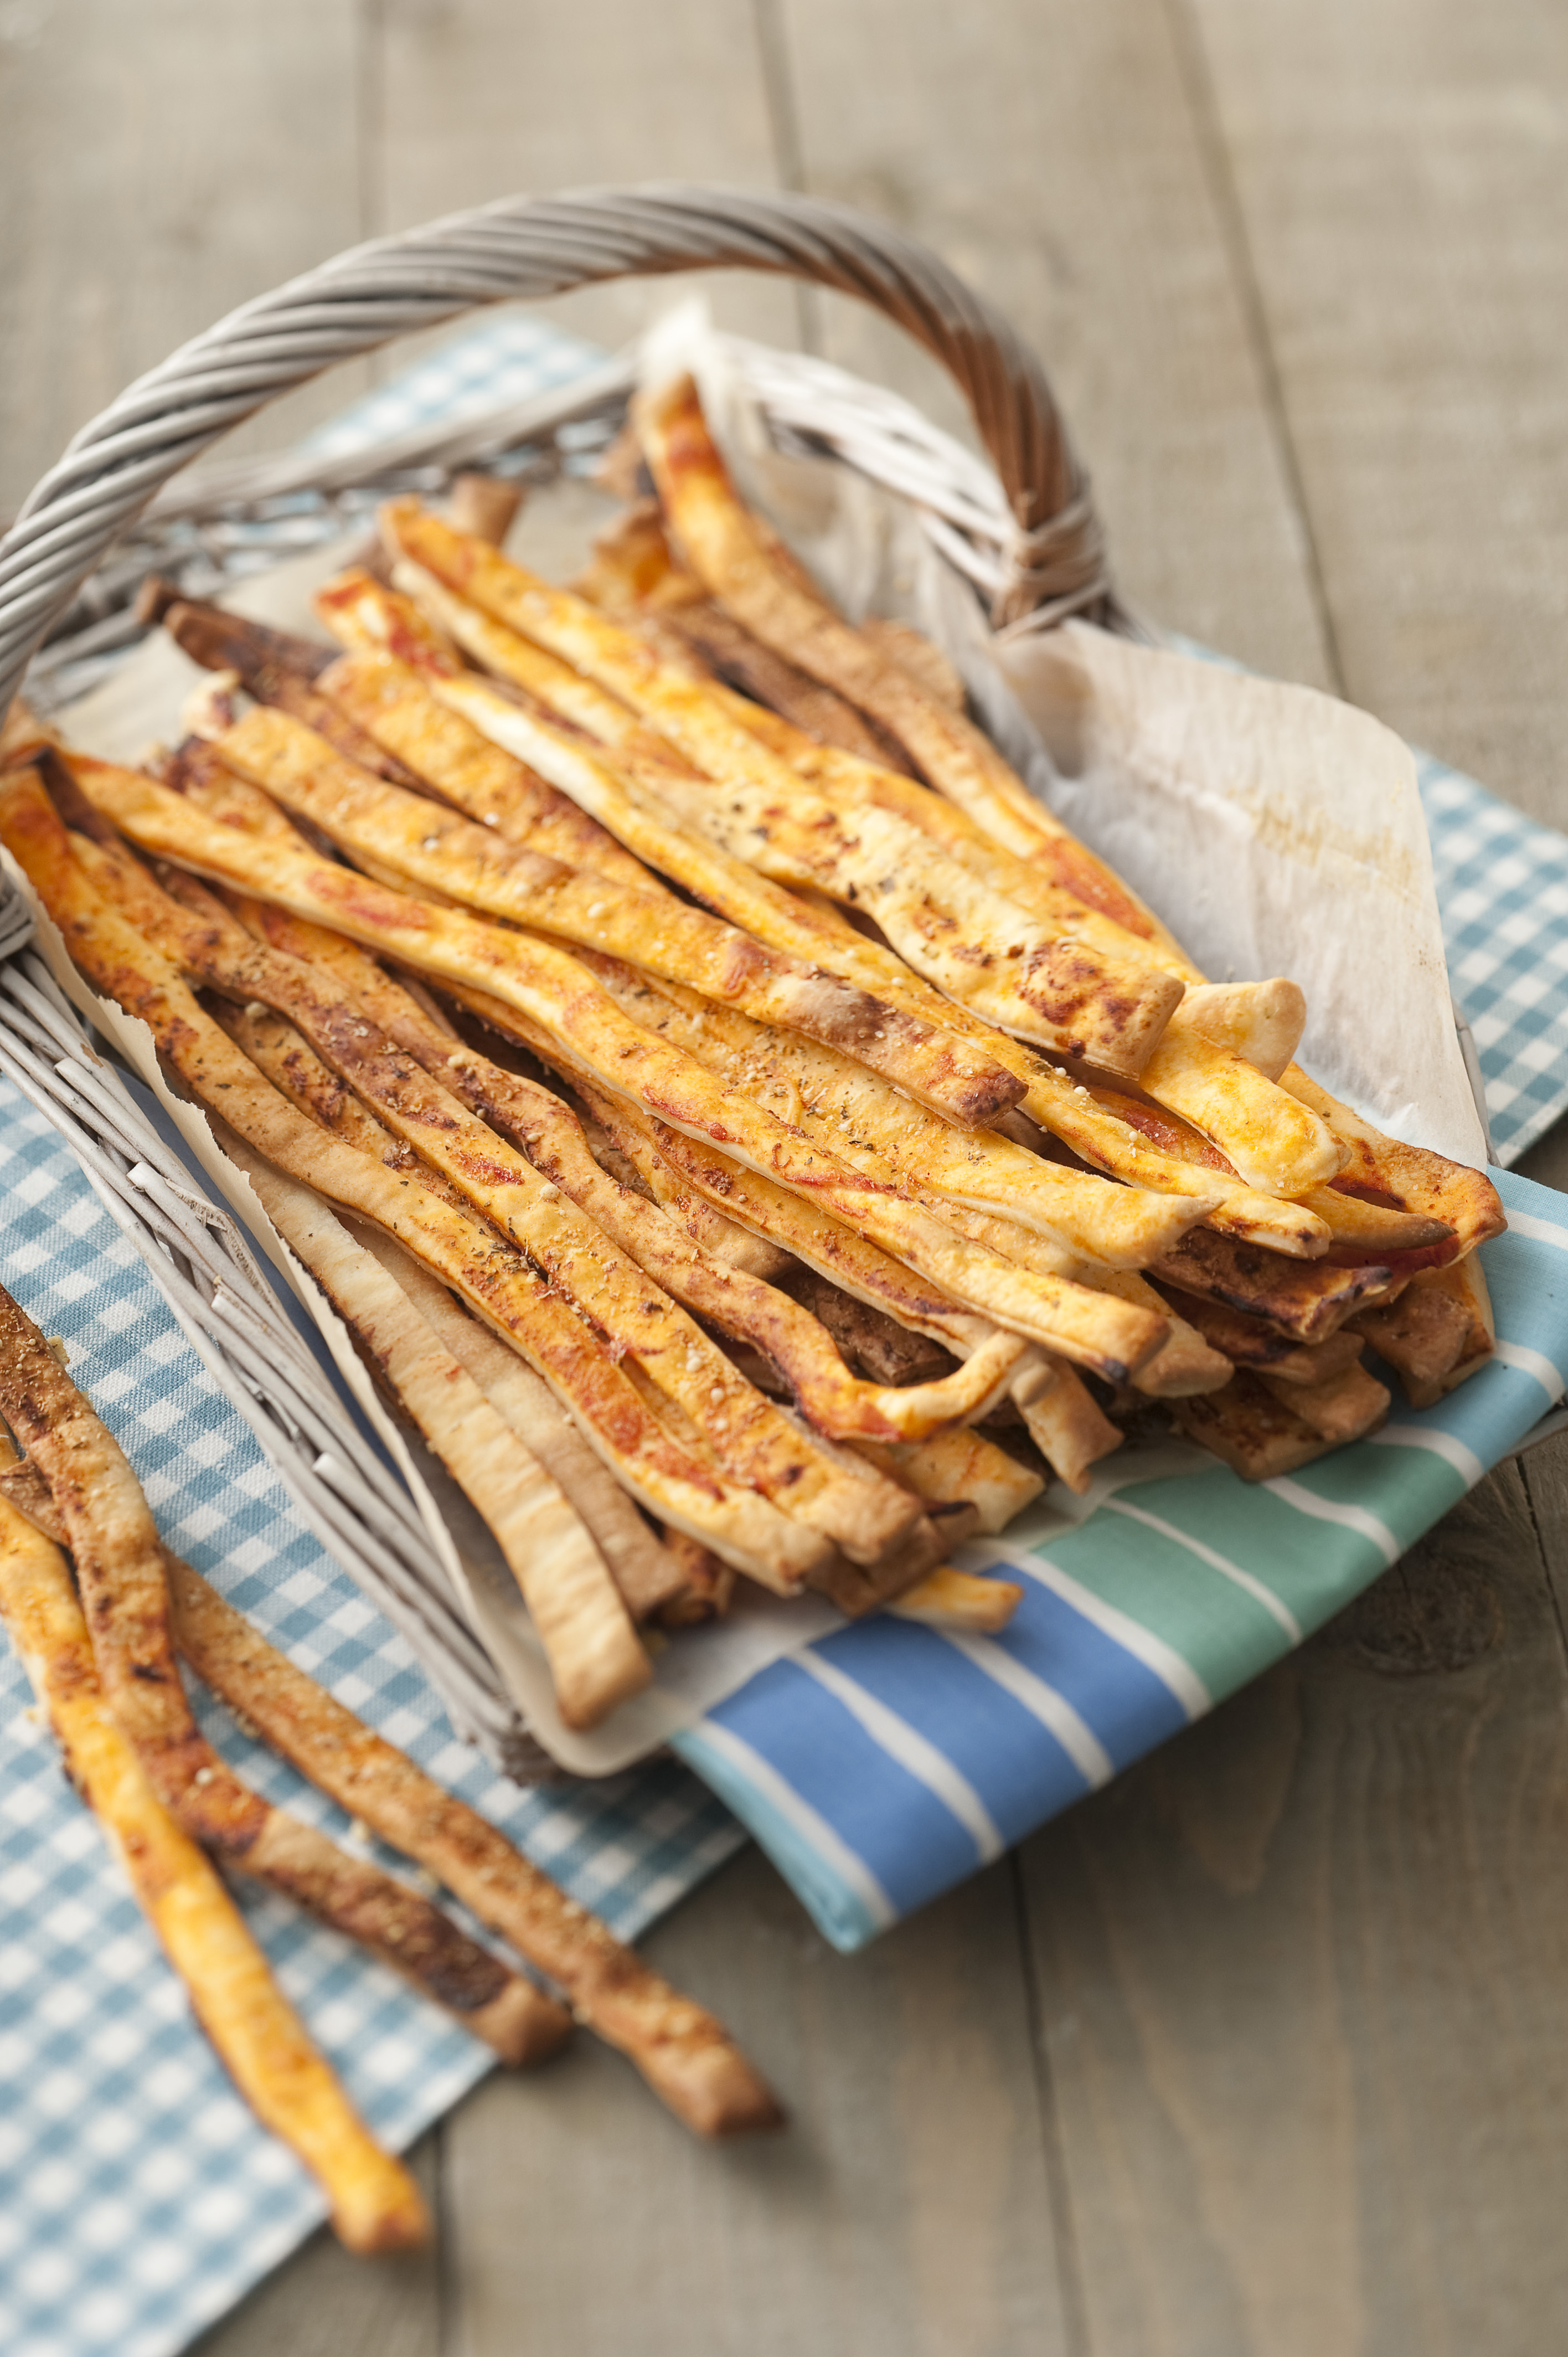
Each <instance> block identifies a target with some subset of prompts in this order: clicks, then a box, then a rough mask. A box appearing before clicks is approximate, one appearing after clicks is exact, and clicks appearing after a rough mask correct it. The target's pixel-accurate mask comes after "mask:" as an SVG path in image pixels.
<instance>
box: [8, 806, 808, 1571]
mask: <svg viewBox="0 0 1568 2357" xmlns="http://www.w3.org/2000/svg"><path fill="white" fill-rule="evenodd" d="M0 839H3V840H4V841H5V844H6V845H7V847H8V848H9V849H10V850H11V851H12V853H13V855H14V856H16V858H17V860H18V862H19V863H20V864H21V866H23V867H24V869H25V870H26V871H27V875H28V877H29V879H30V880H31V882H32V883H33V885H34V888H35V889H37V890H38V893H39V895H40V897H41V898H42V899H43V900H44V903H45V905H46V906H47V907H48V909H49V912H50V914H51V916H52V917H53V918H54V920H55V922H56V923H57V925H58V926H59V929H60V931H61V933H62V935H63V937H64V939H65V941H66V943H67V945H68V948H69V949H70V954H71V955H72V956H73V957H74V958H75V959H76V961H77V963H79V964H80V965H81V967H82V969H83V971H84V972H85V973H86V974H88V976H89V979H90V980H91V981H92V983H93V984H94V985H95V986H96V987H97V988H98V989H100V990H101V991H103V992H104V993H105V994H106V995H107V996H110V997H112V998H114V999H116V1000H117V1002H118V1003H119V1004H120V1005H121V1006H123V1007H124V1008H125V1010H126V1011H127V1012H128V1013H131V1014H134V1015H136V1016H139V1017H141V1018H142V1019H143V1020H144V1021H145V1022H146V1023H147V1025H148V1028H149V1029H150V1030H151V1032H152V1034H153V1038H154V1039H155V1041H156V1045H157V1047H158V1049H159V1051H160V1053H161V1054H162V1055H163V1056H165V1057H166V1060H168V1062H169V1063H170V1064H171V1065H172V1067H173V1068H174V1070H175V1071H176V1072H177V1074H178V1076H179V1078H180V1080H181V1082H182V1083H183V1084H184V1085H185V1086H186V1087H187V1088H188V1090H189V1091H190V1092H191V1093H192V1094H194V1095H195V1096H197V1097H198V1098H199V1099H201V1100H202V1101H203V1102H204V1103H207V1104H209V1106H211V1107H212V1109H213V1110H215V1111H217V1112H219V1113H220V1114H221V1115H222V1116H223V1118H224V1119H225V1120H226V1121H227V1122H228V1124H229V1125H230V1127H231V1128H232V1129H234V1130H236V1131H238V1132H239V1133H240V1134H241V1135H242V1136H244V1137H246V1138H247V1139H248V1140H249V1142H250V1143H251V1144H252V1146H255V1147H256V1149H257V1150H258V1151H259V1152H261V1153H263V1154H264V1155H265V1157H266V1158H267V1159H268V1160H269V1161H272V1162H274V1163H276V1164H277V1165H278V1166H279V1168H283V1169H285V1170H286V1171H287V1172H288V1173H289V1175H290V1176H291V1177H295V1178H298V1179H304V1180H305V1181H306V1184H308V1185H311V1186H314V1187H316V1188H317V1189H318V1191H319V1192H321V1193H323V1194H325V1195H326V1196H327V1197H328V1200H332V1201H335V1202H338V1203H340V1204H341V1205H342V1206H343V1207H344V1208H345V1209H347V1210H350V1211H357V1212H360V1213H361V1214H362V1215H363V1216H364V1217H366V1218H368V1219H370V1220H371V1221H373V1222H374V1223H375V1224H376V1225H377V1226H379V1227H381V1228H382V1229H383V1230H384V1231H386V1232H388V1233H389V1234H391V1235H392V1236H393V1237H394V1238H396V1239H397V1240H398V1241H399V1242H401V1243H404V1244H405V1245H407V1246H408V1248H409V1249H410V1250H412V1251H413V1253H414V1254H415V1255H416V1256H417V1257H419V1258H422V1259H424V1261H425V1262H426V1264H427V1265H431V1266H432V1267H434V1268H435V1269H436V1270H437V1272H438V1273H439V1274H440V1275H441V1276H442V1277H443V1278H444V1280H445V1281H446V1283H447V1284H449V1285H451V1286H453V1287H454V1289H455V1290H456V1291H457V1292H458V1293H459V1294H460V1295H461V1296H462V1297H463V1298H464V1300H465V1301H467V1304H468V1306H469V1307H470V1308H473V1309H475V1310H476V1311H477V1312H478V1315H479V1316H481V1317H483V1318H487V1319H488V1320H489V1322H490V1323H491V1324H492V1325H494V1326H496V1327H497V1328H498V1329H499V1331H500V1332H502V1333H503V1334H506V1335H508V1336H510V1337H511V1338H512V1339H513V1340H515V1342H516V1344H517V1346H518V1347H519V1348H520V1349H521V1350H522V1351H523V1352H524V1355H525V1356H527V1357H528V1358H529V1359H530V1360H531V1361H532V1363H533V1364H534V1365H535V1366H536V1367H537V1368H538V1371H539V1372H541V1373H542V1374H543V1375H544V1376H545V1377H546V1379H547V1380H548V1381H549V1382H550V1383H551V1384H552V1386H553V1389H554V1390H555V1391H556V1393H557V1395H558V1396H560V1397H561V1398H562V1400H563V1402H564V1404H565V1405H568V1406H569V1407H570V1409H571V1411H572V1413H573V1414H574V1415H575V1417H576V1419H577V1422H578V1425H579V1428H580V1429H581V1430H582V1431H583V1433H584V1435H585V1437H586V1438H587V1439H588V1440H590V1441H591V1442H592V1443H593V1444H594V1445H595V1447H596V1448H597V1449H598V1450H599V1453H600V1454H601V1455H602V1456H603V1457H604V1458H606V1459H607V1462H609V1463H610V1464H612V1465H613V1466H614V1468H615V1469H616V1470H617V1472H618V1474H619V1475H620V1477H621V1479H622V1480H624V1481H625V1482H626V1484H627V1486H628V1488H629V1489H630V1490H631V1491H632V1492H633V1494H634V1495H636V1496H638V1497H639V1498H640V1499H642V1500H643V1501H645V1502H647V1503H648V1504H649V1506H650V1510H651V1511H652V1512H655V1513H656V1514H657V1515H659V1517H660V1519H661V1520H663V1521H666V1522H673V1523H675V1524H676V1526H677V1527H680V1528H690V1529H692V1530H693V1532H694V1534H697V1535H700V1536H702V1537H703V1538H704V1539H705V1540H706V1541H707V1542H708V1543H709V1544H716V1545H717V1547H718V1549H719V1551H720V1552H721V1553H724V1554H725V1555H726V1558H730V1557H733V1558H734V1559H736V1561H737V1562H738V1563H739V1564H740V1565H741V1566H744V1567H746V1568H747V1569H750V1568H752V1566H757V1569H758V1571H759V1573H760V1576H761V1577H763V1578H764V1579H768V1578H772V1579H773V1580H774V1581H775V1582H779V1581H783V1582H785V1583H793V1584H796V1585H798V1584H799V1582H800V1580H802V1579H803V1578H804V1577H806V1575H807V1573H808V1572H809V1571H811V1570H812V1569H813V1568H815V1567H816V1566H817V1564H818V1563H819V1562H820V1561H821V1559H822V1555H823V1554H824V1553H825V1552H826V1553H831V1550H829V1549H826V1548H825V1546H824V1543H823V1542H822V1540H821V1539H819V1538H817V1537H816V1535H815V1534H812V1533H811V1532H809V1531H805V1530H803V1529H802V1528H801V1527H800V1525H798V1524H795V1523H789V1521H787V1520H786V1518H785V1517H783V1516H782V1515H780V1514H779V1513H778V1512H776V1511H775V1510H774V1509H772V1508H771V1507H769V1506H768V1504H767V1501H765V1500H763V1499H761V1498H759V1497H757V1496H755V1495H753V1494H752V1493H750V1492H748V1491H740V1490H737V1489H736V1487H735V1485H733V1484H727V1483H725V1482H724V1481H723V1480H721V1479H720V1478H719V1477H717V1476H716V1475H715V1473H714V1471H713V1469H711V1468H710V1467H709V1466H707V1465H705V1464H703V1463H700V1462H698V1461H697V1460H696V1459H694V1458H693V1457H692V1455H691V1454H690V1452H689V1451H688V1450H687V1449H685V1448H684V1447H683V1446H682V1444H681V1443H680V1442H679V1441H678V1440H677V1439H675V1438H674V1437H672V1436H671V1433H670V1432H669V1431H668V1430H667V1429H666V1428H665V1427H664V1426H663V1425H662V1424H660V1422H659V1421H658V1420H657V1419H656V1418H655V1417H654V1416H653V1415H651V1414H650V1411H649V1409H648V1408H647V1406H646V1405H645V1404H644V1402H643V1400H642V1398H641V1396H640V1394H639V1393H638V1392H637V1391H636V1390H635V1389H634V1388H633V1386H632V1385H631V1383H629V1381H628V1379H627V1377H626V1376H625V1374H624V1373H623V1372H622V1371H621V1370H620V1369H619V1368H618V1366H617V1365H616V1363H615V1362H614V1361H613V1360H612V1359H611V1358H610V1356H609V1354H608V1352H607V1351H606V1350H605V1349H603V1348H602V1347H601V1346H600V1344H599V1343H598V1342H597V1341H596V1339H595V1337H594V1336H593V1335H592V1334H591V1333H590V1332H589V1331H588V1329H586V1328H585V1326H584V1325H583V1324H582V1322H581V1320H580V1319H579V1318H577V1316H576V1315H575V1312H574V1311H573V1310H572V1309H571V1308H569V1307H568V1306H567V1305H566V1304H565V1303H564V1302H561V1301H559V1300H557V1299H556V1298H555V1297H554V1295H553V1292H552V1290H551V1289H550V1288H549V1287H548V1286H546V1284H545V1282H544V1280H543V1279H542V1277H541V1276H540V1275H539V1273H538V1272H537V1271H536V1270H535V1269H534V1268H533V1266H532V1263H531V1262H529V1261H527V1260H526V1259H525V1258H524V1257H523V1255H522V1254H520V1253H518V1252H516V1251H514V1250H513V1249H512V1248H511V1247H510V1246H509V1245H507V1244H505V1243H502V1242H501V1240H500V1239H499V1237H498V1236H497V1234H496V1232H495V1231H494V1230H493V1229H491V1228H489V1227H488V1226H484V1225H481V1223H480V1222H478V1221H476V1220H473V1219H470V1218H467V1217H466V1216H465V1215H464V1214H462V1213H460V1212H458V1211H456V1210H455V1209H454V1208H453V1207H452V1206H451V1205H450V1204H449V1203H447V1202H445V1201H443V1200H439V1199H438V1198H436V1197H435V1196H434V1195H433V1194H432V1193H431V1192H430V1190H429V1189H425V1188H424V1187H421V1186H419V1185H418V1184H416V1183H415V1182H414V1181H413V1180H412V1179H408V1178H407V1177H405V1176H403V1175H402V1174H400V1173H397V1172H394V1171H392V1170H390V1169H388V1168H385V1167H384V1166H382V1165H381V1164H380V1163H378V1162H376V1161H375V1160H373V1159H372V1158H371V1157H370V1156H369V1155H365V1154H361V1153H360V1152H358V1151H357V1150H356V1149H354V1148H352V1147H349V1146H343V1145H341V1144H340V1143H338V1141H337V1140H336V1139H334V1138H333V1137H331V1136H330V1135H327V1134H325V1133H324V1132H323V1131H322V1130H321V1128H320V1127H319V1126H318V1125H317V1123H316V1122H315V1121H313V1120H312V1119H310V1118H309V1117H308V1116H307V1115H306V1114H301V1113H300V1112H298V1111H297V1110H296V1108H295V1106H293V1105H292V1104H290V1103H289V1102H288V1100H287V1099H286V1098H285V1097H283V1096H282V1095H280V1094H279V1092H277V1090H275V1089H274V1087H273V1086H272V1085H271V1083H270V1082H267V1081H265V1080H264V1079H263V1076H262V1074H261V1073H260V1072H259V1071H257V1070H256V1067H255V1066H254V1065H253V1064H252V1062H251V1061H250V1060H249V1058H248V1057H246V1056H244V1055H243V1054H242V1052H241V1050H240V1049H238V1048H237V1047H236V1046H235V1045H234V1043H233V1041H232V1040H231V1039H229V1038H228V1036H227V1035H226V1034H225V1032H224V1031H223V1030H222V1029H221V1028H220V1026H219V1025H218V1024H217V1023H215V1022H214V1021H213V1020H212V1018H211V1017H209V1016H208V1015H207V1014H206V1013H205V1012H204V1011H203V1009H202V1008H201V1007H200V1006H199V1005H198V1003H197V1001H196V999H195V998H194V997H193V996H192V995H191V993H190V992H189V991H188V988H187V987H186V985H185V984H184V983H183V982H182V981H181V980H180V979H179V976H178V974H177V972H176V971H175V969H174V967H173V966H172V965H171V964H170V963H168V961H167V960H166V959H165V958H164V957H163V956H162V955H161V953H160V952H157V951H156V950H155V949H154V948H153V947H152V945H151V944H150V943H149V942H146V940H145V937H144V936H143V935H142V934H140V933H139V932H138V931H136V930H135V929H134V926H132V925H131V924H130V923H129V922H127V920H125V919H124V917H123V916H121V915H119V914H118V913H117V911H116V910H115V909H113V907H111V905H110V904H109V903H108V902H107V901H105V900H104V899H102V898H101V897H100V896H99V894H98V893H97V892H96V891H95V890H94V888H92V886H91V884H90V883H89V881H88V879H87V877H86V875H85V873H84V871H83V869H82V867H81V864H80V862H79V861H78V860H77V859H76V858H75V856H74V855H73V854H72V851H71V845H70V837H69V836H68V835H67V834H66V831H65V829H64V827H63V826H62V825H61V823H60V821H59V817H58V814H57V813H55V811H54V809H53V807H52V805H51V804H50V803H49V802H48V798H47V796H45V794H44V793H43V791H42V789H41V787H39V785H38V782H37V780H35V779H32V778H30V777H29V776H28V775H27V773H24V774H23V775H21V776H20V777H16V778H13V779H10V780H6V781H5V786H4V788H3V789H0ZM612 1596H613V1591H612ZM617 1609H619V1608H618V1605H617Z"/></svg>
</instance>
